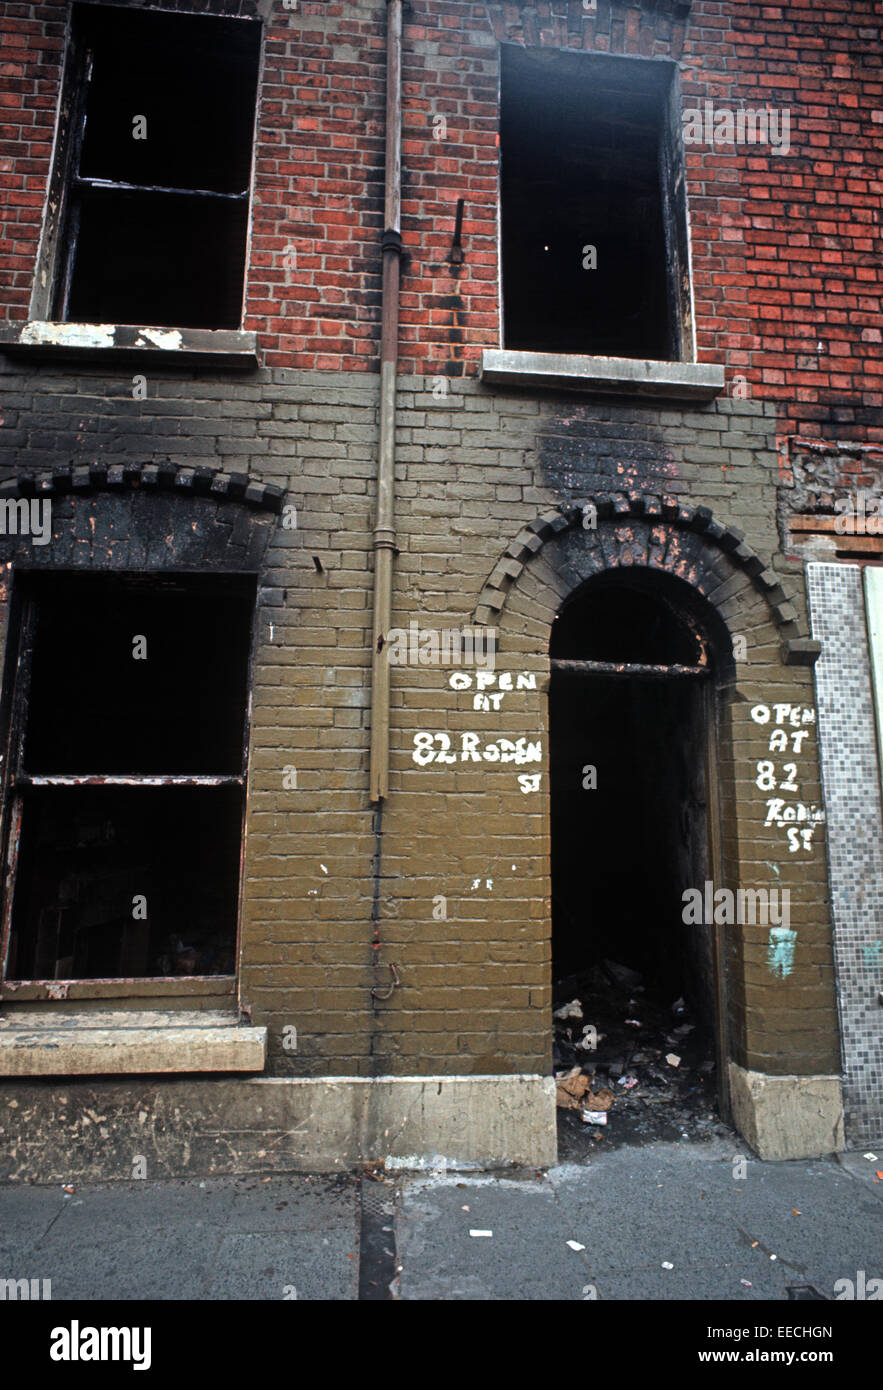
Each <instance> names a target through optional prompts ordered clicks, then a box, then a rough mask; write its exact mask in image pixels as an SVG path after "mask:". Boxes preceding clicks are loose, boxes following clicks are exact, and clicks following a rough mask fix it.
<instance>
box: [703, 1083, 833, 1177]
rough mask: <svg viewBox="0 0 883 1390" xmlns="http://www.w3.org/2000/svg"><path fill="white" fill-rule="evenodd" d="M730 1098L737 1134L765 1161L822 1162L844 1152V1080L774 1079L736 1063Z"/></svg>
mask: <svg viewBox="0 0 883 1390" xmlns="http://www.w3.org/2000/svg"><path fill="white" fill-rule="evenodd" d="M730 1098H731V1102H732V1106H733V1122H734V1123H735V1125H736V1128H737V1129H738V1130H739V1133H740V1134H742V1135H743V1136H744V1138H745V1139H746V1140H747V1141H748V1143H749V1144H750V1145H751V1147H752V1149H754V1151H755V1153H757V1154H758V1155H759V1156H760V1157H761V1158H772V1159H785V1158H821V1157H822V1156H823V1155H825V1154H831V1153H840V1152H841V1151H842V1149H843V1146H844V1138H843V1097H842V1094H841V1089H840V1077H839V1076H769V1075H767V1074H766V1073H765V1072H760V1071H746V1070H745V1068H744V1067H739V1066H737V1065H736V1063H735V1062H731V1063H730Z"/></svg>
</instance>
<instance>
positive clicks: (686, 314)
mask: <svg viewBox="0 0 883 1390" xmlns="http://www.w3.org/2000/svg"><path fill="white" fill-rule="evenodd" d="M500 189H501V196H500V259H501V277H500V278H501V306H500V307H501V329H502V332H501V342H502V346H503V348H504V349H509V350H513V351H526V352H536V353H560V354H573V355H587V356H597V357H612V358H643V359H646V360H651V361H669V362H693V361H694V360H695V342H694V335H693V312H692V291H691V283H690V269H689V237H688V229H687V206H686V192H685V173H684V152H683V139H682V133H681V117H680V86H679V81H678V71H677V66H676V64H675V63H673V62H669V61H667V60H658V59H638V58H625V57H618V56H617V57H610V56H607V55H599V54H583V53H573V52H566V51H556V50H548V49H543V50H530V49H523V48H521V47H518V46H515V45H512V44H503V45H502V57H501V91H500ZM590 248H594V255H593V251H592V250H591V249H590ZM593 259H594V260H595V262H596V265H595V268H592V261H593Z"/></svg>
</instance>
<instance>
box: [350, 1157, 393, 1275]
mask: <svg viewBox="0 0 883 1390" xmlns="http://www.w3.org/2000/svg"><path fill="white" fill-rule="evenodd" d="M361 1195H362V1221H361V1229H360V1233H359V1299H360V1301H367V1300H372V1301H381V1300H383V1301H385V1300H391V1299H392V1297H393V1292H392V1288H391V1285H392V1283H393V1281H394V1279H395V1277H396V1248H395V1231H394V1229H393V1222H394V1219H395V1187H394V1186H393V1184H392V1183H385V1182H377V1181H375V1179H373V1178H362V1194H361Z"/></svg>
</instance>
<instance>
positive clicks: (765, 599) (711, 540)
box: [473, 492, 818, 665]
mask: <svg viewBox="0 0 883 1390" xmlns="http://www.w3.org/2000/svg"><path fill="white" fill-rule="evenodd" d="M590 507H591V508H594V511H593V512H592V511H591V510H590ZM550 541H556V542H557V544H556V545H555V546H554V547H553V548H552V549H553V550H554V552H555V554H554V558H553V555H552V551H550V550H549V549H548V548H547V547H548V544H549V542H550ZM630 566H633V567H646V568H648V569H655V570H660V571H663V572H666V573H668V574H672V575H675V576H676V577H678V578H679V579H682V580H684V581H686V582H687V583H688V584H691V585H692V586H693V587H694V588H695V589H696V590H697V591H698V592H699V593H701V594H702V595H704V596H705V598H707V599H708V600H709V601H710V602H711V603H712V604H713V605H714V607H715V608H716V609H717V611H718V612H719V613H720V616H721V617H722V619H723V621H724V622H725V623H726V625H727V626H728V628H729V630H730V632H731V633H736V632H739V633H744V634H745V635H746V637H747V634H748V631H749V629H750V630H751V631H754V630H756V629H757V628H760V627H763V626H768V625H770V624H772V627H773V629H774V631H775V632H776V633H777V635H778V637H779V639H780V641H781V642H782V651H781V659H782V661H783V662H784V663H785V664H786V665H804V664H810V663H811V662H812V661H813V660H814V659H815V656H816V655H817V651H818V648H817V644H816V643H814V642H811V641H809V640H808V639H807V638H805V637H802V636H801V635H800V629H799V625H798V620H797V613H796V611H795V609H794V607H793V606H792V604H791V603H790V601H789V600H788V598H787V596H786V594H785V591H784V589H783V588H782V585H781V583H780V582H779V580H778V578H777V576H776V575H775V574H774V573H773V572H772V571H771V570H770V569H769V568H768V567H767V566H766V565H765V564H764V562H763V560H762V559H761V558H760V556H759V555H758V554H757V553H756V552H755V551H754V550H752V549H751V547H750V546H749V545H747V544H746V543H745V540H744V536H743V533H742V532H741V531H740V530H739V529H738V528H737V527H735V526H724V525H723V524H722V523H721V522H719V521H716V520H715V518H714V516H713V514H712V512H711V510H710V508H708V507H703V506H699V507H688V506H684V505H683V504H681V503H679V502H678V501H677V499H676V498H669V497H658V496H654V495H648V494H646V493H633V492H629V493H614V494H606V493H599V494H598V495H596V496H595V497H594V498H591V499H588V501H587V502H586V503H585V504H584V505H583V506H575V507H561V508H553V509H551V510H549V511H546V512H543V513H542V514H541V515H540V516H539V517H537V518H536V520H535V521H532V522H530V523H529V524H528V525H527V526H526V527H525V528H524V529H523V530H522V531H520V532H519V533H518V535H517V536H516V537H515V538H514V539H513V540H512V541H511V542H510V543H509V545H508V546H507V547H506V549H505V550H504V552H503V554H502V555H501V556H500V559H499V560H498V561H497V563H496V565H495V566H494V568H493V570H492V571H491V573H490V575H489V576H488V579H487V581H486V583H485V584H484V586H483V588H482V590H481V593H480V594H479V596H478V601H477V603H476V605H475V609H474V612H473V622H474V623H476V624H477V625H478V626H493V625H494V624H496V623H498V622H499V619H500V616H501V614H502V612H503V610H504V609H505V608H506V605H507V602H508V600H509V596H510V593H511V592H512V590H513V588H516V587H517V588H523V587H524V576H525V575H526V574H531V575H532V576H533V577H534V580H535V582H539V584H540V585H541V586H543V587H544V586H545V585H548V586H549V587H550V588H551V589H552V591H554V592H556V593H557V594H558V595H559V598H560V599H563V598H565V597H567V596H568V594H570V593H573V592H574V591H575V590H576V589H577V588H578V587H580V585H582V584H583V583H585V582H586V580H588V579H591V578H592V577H593V576H594V575H597V574H600V573H602V572H604V571H609V570H613V569H619V568H625V567H630ZM528 587H529V588H530V589H534V588H535V585H534V584H529V585H528ZM556 608H557V605H556ZM762 640H763V641H764V642H766V641H767V640H769V639H768V636H767V635H764V637H763V639H762Z"/></svg>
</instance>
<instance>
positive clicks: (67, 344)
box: [0, 320, 258, 367]
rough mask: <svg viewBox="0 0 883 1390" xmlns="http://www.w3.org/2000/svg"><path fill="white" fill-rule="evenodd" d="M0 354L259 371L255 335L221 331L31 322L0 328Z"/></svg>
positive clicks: (211, 329)
mask: <svg viewBox="0 0 883 1390" xmlns="http://www.w3.org/2000/svg"><path fill="white" fill-rule="evenodd" d="M0 352H5V353H8V354H9V355H10V356H13V355H21V356H28V357H56V358H58V357H67V358H70V357H77V358H104V359H105V360H107V359H110V360H119V361H138V362H149V363H151V365H154V366H155V365H157V364H167V365H169V366H173V365H175V364H176V363H186V364H188V365H189V364H193V363H207V362H213V363H216V364H218V365H221V366H225V367H256V366H257V365H258V353H257V335H256V334H255V333H241V332H239V331H238V330H235V331H234V330H233V329H226V328H151V327H138V326H135V325H133V324H126V323H123V324H120V323H51V322H47V321H41V320H31V321H29V322H22V323H6V324H3V325H2V326H0Z"/></svg>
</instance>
